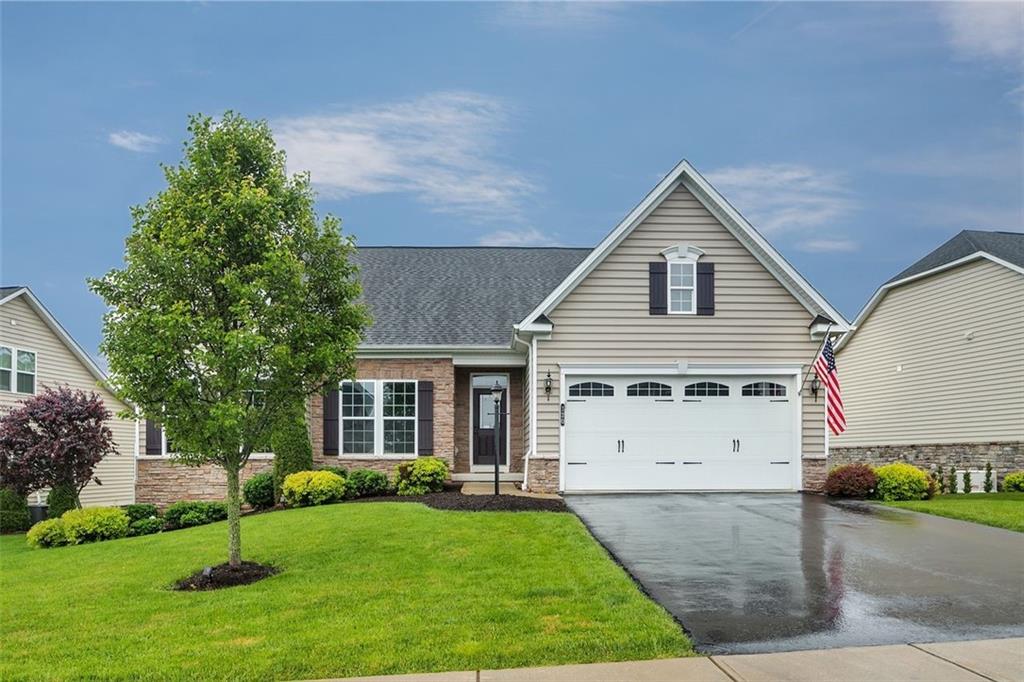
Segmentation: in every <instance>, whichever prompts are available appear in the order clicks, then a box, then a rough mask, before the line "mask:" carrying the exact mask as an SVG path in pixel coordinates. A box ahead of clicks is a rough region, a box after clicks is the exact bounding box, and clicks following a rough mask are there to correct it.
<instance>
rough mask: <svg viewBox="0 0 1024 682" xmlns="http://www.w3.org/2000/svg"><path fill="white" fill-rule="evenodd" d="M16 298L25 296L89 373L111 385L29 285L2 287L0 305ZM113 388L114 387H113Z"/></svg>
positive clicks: (103, 382)
mask: <svg viewBox="0 0 1024 682" xmlns="http://www.w3.org/2000/svg"><path fill="white" fill-rule="evenodd" d="M16 298H24V299H25V302H26V303H28V306H29V307H30V308H32V310H34V311H35V313H36V314H37V315H38V316H39V317H40V319H42V320H43V322H45V323H46V326H47V327H49V328H50V330H51V331H52V332H53V333H54V334H55V335H56V336H57V338H59V339H60V340H61V341H62V342H63V343H64V345H65V346H67V348H68V350H70V351H71V353H72V354H73V355H74V356H75V357H77V358H78V360H79V361H80V362H81V363H82V364H83V365H85V368H86V369H87V370H89V373H90V374H92V375H93V376H94V377H96V380H97V381H99V382H101V383H102V384H103V385H104V386H106V387H107V388H111V387H110V381H109V380H108V379H107V375H106V374H105V373H104V372H103V370H102V369H100V368H99V365H97V364H96V362H95V361H94V360H93V359H92V357H91V356H90V355H89V354H88V353H86V352H85V349H84V348H82V347H81V346H80V345H78V342H77V341H75V339H74V338H72V336H71V334H69V333H68V331H67V330H66V329H64V327H63V326H62V325H61V323H60V322H58V321H57V318H56V317H54V316H53V314H52V313H51V312H50V311H49V310H47V308H46V306H44V305H43V303H42V301H40V300H39V299H38V298H36V295H35V294H33V293H32V290H31V289H29V288H28V287H0V305H3V304H4V303H7V302H8V301H13V300H14V299H16ZM111 390H113V389H111Z"/></svg>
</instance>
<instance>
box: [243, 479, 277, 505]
mask: <svg viewBox="0 0 1024 682" xmlns="http://www.w3.org/2000/svg"><path fill="white" fill-rule="evenodd" d="M242 496H243V497H244V498H245V503H246V504H248V505H249V506H250V507H252V508H253V509H270V508H271V507H273V506H274V474H272V473H271V472H269V471H267V472H264V473H262V474H256V475H255V476H253V477H252V478H250V479H249V480H248V481H246V482H245V485H244V486H243V487H242Z"/></svg>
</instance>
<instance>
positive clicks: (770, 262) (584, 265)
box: [519, 159, 850, 332]
mask: <svg viewBox="0 0 1024 682" xmlns="http://www.w3.org/2000/svg"><path fill="white" fill-rule="evenodd" d="M680 185H682V186H683V187H685V188H686V189H687V190H688V191H689V192H690V193H691V194H693V196H694V197H696V198H697V200H698V201H700V202H701V204H703V206H704V207H705V208H706V209H707V210H708V212H710V213H711V215H713V216H714V217H715V218H716V219H717V220H718V221H719V222H720V223H722V225H723V226H725V228H726V229H727V230H728V231H729V232H730V233H732V235H733V236H734V237H735V238H736V239H737V240H738V241H739V242H740V244H742V245H743V246H744V247H746V249H747V250H748V251H750V253H751V254H752V255H753V256H754V257H755V258H756V259H757V260H758V261H759V262H760V263H761V264H762V265H763V266H764V267H765V268H766V269H767V270H768V272H770V273H771V274H772V275H773V276H774V277H775V278H776V279H777V280H778V281H779V283H780V284H782V286H783V287H785V288H786V290H787V291H789V293H790V294H792V295H793V297H794V298H796V300H797V301H799V302H800V304H801V305H803V306H804V308H806V309H807V311H808V312H810V313H811V315H813V316H815V317H817V316H822V317H824V318H827V319H828V320H830V321H831V322H833V323H834V324H833V325H832V329H833V330H834V331H835V332H845V331H849V328H850V325H849V322H847V321H846V318H845V317H843V315H842V313H840V312H839V311H838V310H836V309H835V308H834V307H833V306H832V305H831V304H830V303H829V302H828V301H826V300H825V297H824V296H822V295H821V294H820V293H819V292H818V291H817V290H816V289H815V288H814V287H813V286H811V284H810V282H808V281H807V280H806V279H804V277H803V276H802V275H801V274H800V273H799V272H797V271H796V268H794V267H793V266H792V265H790V263H789V262H788V261H787V260H786V259H785V258H783V257H782V254H780V253H779V252H778V251H776V250H775V247H773V246H772V245H771V244H769V243H768V240H767V239H765V238H764V237H763V236H762V235H761V233H760V232H758V231H757V230H756V229H754V226H753V225H751V224H750V223H749V222H747V219H746V218H744V217H743V216H742V215H741V214H740V212H739V211H737V210H736V209H735V208H733V206H732V205H731V204H730V203H729V202H728V201H726V200H725V197H723V196H722V195H721V194H719V193H718V190H716V189H715V188H714V187H712V186H711V183H709V182H708V181H707V180H705V179H704V177H703V176H702V175H701V174H700V173H698V172H697V169H695V168H694V167H693V166H692V165H690V162H689V161H687V160H686V159H683V160H682V161H680V162H679V163H678V164H677V165H676V167H675V168H673V169H672V170H671V171H670V172H669V173H668V175H666V176H665V177H664V178H662V180H661V182H659V183H658V184H657V185H656V186H655V187H654V189H652V190H651V191H650V192H649V193H648V194H647V196H646V197H644V199H643V201H641V202H640V203H639V204H637V205H636V207H634V208H633V210H632V211H630V212H629V214H628V215H627V216H626V217H625V218H623V219H622V222H620V223H619V224H618V225H617V226H616V227H615V229H613V230H612V231H611V232H610V233H609V234H608V236H606V237H605V238H604V240H602V241H601V243H600V244H598V245H597V247H596V248H595V249H594V250H593V251H592V252H591V253H590V255H589V256H587V258H586V259H585V260H583V262H581V263H580V264H579V265H578V266H577V267H576V268H575V269H574V270H573V271H572V272H571V273H570V274H569V275H568V276H567V277H566V278H565V280H564V281H562V282H561V283H560V284H559V285H558V287H557V288H555V289H554V290H553V291H551V293H550V294H548V296H547V297H545V298H544V300H543V301H541V302H540V304H538V305H537V306H536V307H535V308H534V309H533V310H531V311H530V313H529V314H528V315H527V316H526V317H524V318H523V319H522V321H521V322H520V324H519V326H525V325H528V324H529V323H531V322H533V321H535V320H536V319H537V318H538V317H540V316H541V315H547V314H549V313H550V312H551V311H552V310H553V309H554V308H555V306H557V305H558V304H559V303H561V302H562V301H563V300H564V299H565V297H566V296H568V295H569V293H571V292H572V291H573V289H575V288H576V287H577V286H578V285H579V284H580V282H582V281H583V280H584V278H586V276H587V275H589V274H590V273H591V272H592V271H593V270H594V268H596V267H597V266H598V265H599V264H600V263H601V261H603V260H604V259H605V257H607V256H608V254H609V253H611V252H612V250H614V249H615V247H616V246H618V245H619V244H620V243H622V241H623V240H624V239H625V238H626V237H627V236H629V234H630V233H631V232H632V231H633V230H634V229H636V227H637V226H638V225H639V224H640V223H642V222H643V221H644V219H646V218H647V216H648V215H650V213H651V212H652V211H653V210H654V209H655V208H657V207H658V205H659V204H661V202H662V201H663V200H664V199H665V197H667V196H668V195H669V194H671V193H672V192H674V191H675V190H676V188H677V187H679V186H680Z"/></svg>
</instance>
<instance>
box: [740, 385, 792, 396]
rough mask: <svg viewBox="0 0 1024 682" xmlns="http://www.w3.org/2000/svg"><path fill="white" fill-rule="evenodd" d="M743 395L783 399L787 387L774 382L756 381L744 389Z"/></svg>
mask: <svg viewBox="0 0 1024 682" xmlns="http://www.w3.org/2000/svg"><path fill="white" fill-rule="evenodd" d="M743 395H745V396H751V397H754V398H783V397H785V395H786V387H785V386H783V385H782V384H776V383H775V382H773V381H755V382H754V383H752V384H747V385H746V386H744V387H743Z"/></svg>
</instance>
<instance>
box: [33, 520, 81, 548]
mask: <svg viewBox="0 0 1024 682" xmlns="http://www.w3.org/2000/svg"><path fill="white" fill-rule="evenodd" d="M25 539H26V540H28V546H29V547H35V548H37V549H40V548H42V549H45V548H47V547H62V546H64V545H68V544H71V540H70V538H68V533H67V530H66V529H65V527H64V522H63V521H61V520H60V519H46V520H45V521H40V522H39V523H37V524H36V525H34V526H32V527H31V528H29V529H28V535H26V536H25Z"/></svg>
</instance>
